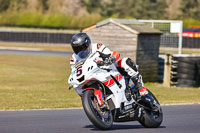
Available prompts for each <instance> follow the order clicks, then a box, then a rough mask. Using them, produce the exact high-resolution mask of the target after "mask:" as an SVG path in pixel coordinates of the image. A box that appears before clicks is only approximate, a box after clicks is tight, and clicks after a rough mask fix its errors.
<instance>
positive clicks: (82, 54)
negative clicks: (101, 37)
mask: <svg viewBox="0 0 200 133" xmlns="http://www.w3.org/2000/svg"><path fill="white" fill-rule="evenodd" d="M90 52H91V50H90V46H89V47H88V48H87V49H85V50H82V51H80V52H78V54H77V55H78V57H80V58H81V59H84V58H86V57H88V55H89V54H90Z"/></svg>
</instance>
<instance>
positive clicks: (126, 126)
mask: <svg viewBox="0 0 200 133" xmlns="http://www.w3.org/2000/svg"><path fill="white" fill-rule="evenodd" d="M83 128H90V129H91V130H93V131H99V129H97V128H95V127H94V126H93V125H86V126H85V127H83ZM158 128H166V127H165V126H160V127H158ZM125 129H127V130H128V129H155V128H145V127H143V126H142V125H122V124H113V126H112V128H111V131H112V130H125ZM108 131H109V130H108Z"/></svg>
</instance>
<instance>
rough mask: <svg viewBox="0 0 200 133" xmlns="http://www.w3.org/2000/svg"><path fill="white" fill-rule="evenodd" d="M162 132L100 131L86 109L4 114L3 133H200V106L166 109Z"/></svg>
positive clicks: (132, 126)
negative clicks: (88, 117)
mask: <svg viewBox="0 0 200 133" xmlns="http://www.w3.org/2000/svg"><path fill="white" fill-rule="evenodd" d="M163 112H164V120H163V123H162V124H161V126H160V127H159V128H151V129H148V128H144V127H142V126H141V125H140V124H139V123H138V122H136V121H135V122H125V123H114V125H113V128H112V129H111V130H109V131H100V130H97V129H95V128H94V126H93V125H92V124H91V123H90V121H89V120H88V119H87V117H86V115H85V113H84V111H83V109H60V110H59V109H58V110H29V111H0V133H91V132H92V133H100V132H101V133H102V132H108V133H134V132H135V133H199V132H200V105H199V104H194V105H173V106H164V107H163Z"/></svg>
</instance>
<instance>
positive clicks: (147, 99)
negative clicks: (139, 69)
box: [131, 74, 155, 110]
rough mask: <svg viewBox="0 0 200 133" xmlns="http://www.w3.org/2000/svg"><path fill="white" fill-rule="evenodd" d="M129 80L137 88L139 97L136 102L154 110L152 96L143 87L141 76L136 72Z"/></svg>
mask: <svg viewBox="0 0 200 133" xmlns="http://www.w3.org/2000/svg"><path fill="white" fill-rule="evenodd" d="M131 80H132V81H133V82H134V83H135V88H136V89H137V90H139V94H140V98H139V100H138V102H139V103H140V104H142V105H145V106H147V107H149V108H151V109H153V110H154V107H155V106H154V105H153V103H154V98H153V97H152V96H151V95H150V94H149V92H148V90H147V89H146V88H145V87H144V83H143V81H142V76H141V75H140V74H138V75H137V76H136V77H132V78H131Z"/></svg>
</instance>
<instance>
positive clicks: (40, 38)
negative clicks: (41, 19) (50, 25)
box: [0, 31, 73, 43]
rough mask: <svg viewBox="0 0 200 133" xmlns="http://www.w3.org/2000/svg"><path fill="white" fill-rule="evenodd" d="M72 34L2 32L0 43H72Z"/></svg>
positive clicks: (0, 33) (0, 32)
mask: <svg viewBox="0 0 200 133" xmlns="http://www.w3.org/2000/svg"><path fill="white" fill-rule="evenodd" d="M72 36H73V34H72V33H48V32H47V33H45V32H18V31H17V32H8V31H4V32H2V31H0V41H10V42H33V43H70V41H71V38H72Z"/></svg>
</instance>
